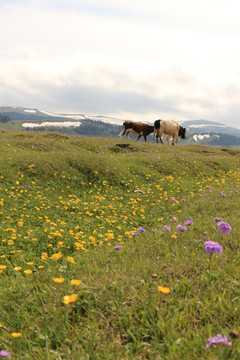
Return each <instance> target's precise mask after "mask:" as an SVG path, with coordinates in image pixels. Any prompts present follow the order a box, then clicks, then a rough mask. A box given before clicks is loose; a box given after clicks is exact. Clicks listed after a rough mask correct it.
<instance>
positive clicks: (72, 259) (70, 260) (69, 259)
mask: <svg viewBox="0 0 240 360" xmlns="http://www.w3.org/2000/svg"><path fill="white" fill-rule="evenodd" d="M67 261H68V262H70V263H71V264H74V263H75V260H74V258H73V257H72V256H68V257H67Z"/></svg>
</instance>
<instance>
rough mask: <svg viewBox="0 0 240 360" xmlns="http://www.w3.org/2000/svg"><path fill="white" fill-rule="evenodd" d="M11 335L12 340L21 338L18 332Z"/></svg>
mask: <svg viewBox="0 0 240 360" xmlns="http://www.w3.org/2000/svg"><path fill="white" fill-rule="evenodd" d="M11 335H12V337H14V338H20V337H21V336H22V333H20V332H13V333H11Z"/></svg>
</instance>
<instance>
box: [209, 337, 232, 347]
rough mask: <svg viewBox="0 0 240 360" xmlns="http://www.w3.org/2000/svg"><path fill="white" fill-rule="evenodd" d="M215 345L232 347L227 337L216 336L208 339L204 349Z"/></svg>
mask: <svg viewBox="0 0 240 360" xmlns="http://www.w3.org/2000/svg"><path fill="white" fill-rule="evenodd" d="M216 344H223V345H229V346H231V345H232V342H231V341H228V339H227V336H226V335H224V336H222V334H217V336H213V337H211V338H209V339H208V344H207V345H206V347H205V349H208V348H209V347H210V346H211V345H213V346H215V345H216Z"/></svg>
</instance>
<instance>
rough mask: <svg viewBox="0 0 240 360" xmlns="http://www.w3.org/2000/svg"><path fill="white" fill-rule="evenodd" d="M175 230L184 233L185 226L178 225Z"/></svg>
mask: <svg viewBox="0 0 240 360" xmlns="http://www.w3.org/2000/svg"><path fill="white" fill-rule="evenodd" d="M177 229H178V230H179V231H186V230H187V228H186V226H182V225H178V226H177Z"/></svg>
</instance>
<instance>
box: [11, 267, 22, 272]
mask: <svg viewBox="0 0 240 360" xmlns="http://www.w3.org/2000/svg"><path fill="white" fill-rule="evenodd" d="M21 269H22V267H21V266H15V268H13V270H15V271H20V270H21Z"/></svg>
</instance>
